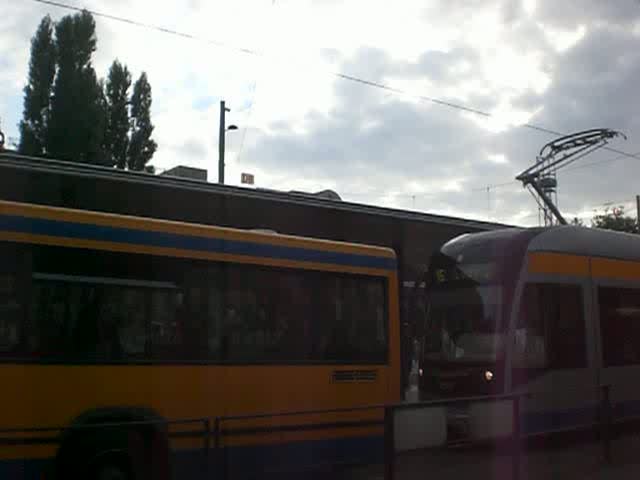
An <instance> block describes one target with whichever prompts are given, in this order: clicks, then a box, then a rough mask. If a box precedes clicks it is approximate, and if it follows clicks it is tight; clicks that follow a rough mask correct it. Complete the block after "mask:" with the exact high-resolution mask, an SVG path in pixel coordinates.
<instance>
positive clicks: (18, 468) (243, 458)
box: [0, 436, 384, 480]
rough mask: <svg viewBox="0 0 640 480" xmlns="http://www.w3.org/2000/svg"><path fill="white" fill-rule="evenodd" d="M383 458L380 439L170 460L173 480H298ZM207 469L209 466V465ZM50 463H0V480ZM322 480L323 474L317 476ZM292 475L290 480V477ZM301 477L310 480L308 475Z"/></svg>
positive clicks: (37, 471)
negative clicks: (269, 479) (270, 478)
mask: <svg viewBox="0 0 640 480" xmlns="http://www.w3.org/2000/svg"><path fill="white" fill-rule="evenodd" d="M382 458H384V443H383V437H382V436H366V437H353V438H349V437H348V438H333V439H325V440H307V441H303V442H292V443H285V444H272V445H257V446H245V447H229V448H223V449H221V450H219V451H216V450H214V449H212V450H210V451H209V454H208V456H207V455H206V454H205V450H204V449H188V450H176V451H174V452H173V454H172V455H171V469H172V475H171V476H170V478H172V479H181V478H188V479H191V480H196V479H200V478H201V479H203V480H204V479H205V478H207V476H206V473H207V471H209V473H210V476H209V478H218V477H220V476H221V475H220V473H221V472H222V471H223V469H224V470H226V473H227V478H234V479H245V478H247V479H249V478H256V477H257V476H260V475H263V474H268V473H273V474H274V477H275V478H278V479H281V478H284V477H288V478H291V479H292V480H293V479H294V478H295V479H297V478H300V477H299V474H300V473H301V472H304V471H308V470H309V469H310V468H312V467H317V466H320V465H324V466H330V465H339V464H363V465H364V464H372V463H379V462H380V461H381V459H382ZM207 463H208V465H207ZM51 467H52V459H21V460H0V478H2V479H5V478H7V479H12V480H13V479H15V480H41V479H42V478H43V473H45V472H48V471H51ZM319 473H320V476H319V477H318V478H326V473H327V472H319ZM287 474H289V475H291V476H290V477H289V475H287ZM305 477H307V478H309V477H308V476H307V475H306V474H305Z"/></svg>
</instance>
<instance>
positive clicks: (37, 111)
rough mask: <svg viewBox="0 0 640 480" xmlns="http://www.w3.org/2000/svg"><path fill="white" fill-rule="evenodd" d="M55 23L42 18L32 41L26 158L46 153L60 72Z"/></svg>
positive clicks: (24, 124) (23, 144)
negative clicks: (52, 91) (48, 129)
mask: <svg viewBox="0 0 640 480" xmlns="http://www.w3.org/2000/svg"><path fill="white" fill-rule="evenodd" d="M53 27H54V25H53V22H52V20H51V17H49V16H48V15H47V16H46V17H44V18H43V19H42V21H41V22H40V25H39V26H38V30H36V33H35V35H34V36H33V38H32V39H31V58H30V59H29V74H28V79H27V85H26V86H25V87H24V109H23V118H22V121H21V122H20V145H19V147H18V150H19V151H20V153H22V154H25V155H44V154H45V153H46V149H45V145H46V137H47V126H48V124H49V115H50V109H51V88H52V85H53V79H54V76H55V73H56V45H55V41H54V38H53Z"/></svg>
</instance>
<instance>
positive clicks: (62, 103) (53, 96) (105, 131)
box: [20, 11, 157, 170]
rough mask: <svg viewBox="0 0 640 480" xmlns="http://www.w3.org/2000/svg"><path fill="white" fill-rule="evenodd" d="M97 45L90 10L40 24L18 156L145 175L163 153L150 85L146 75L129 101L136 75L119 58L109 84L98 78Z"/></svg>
mask: <svg viewBox="0 0 640 480" xmlns="http://www.w3.org/2000/svg"><path fill="white" fill-rule="evenodd" d="M54 33H55V35H54ZM96 46H97V39H96V25H95V21H94V19H93V16H92V15H91V14H90V13H89V12H87V11H83V12H81V13H77V14H75V15H67V16H65V17H63V18H62V19H61V20H60V21H58V22H57V23H54V22H52V20H51V18H49V17H48V16H47V17H45V18H44V19H43V20H42V22H41V23H40V26H39V27H38V30H37V31H36V33H35V35H34V37H33V39H32V40H31V59H30V62H29V76H28V80H27V85H26V87H25V89H24V94H25V96H24V111H23V119H22V121H21V122H20V152H21V153H25V154H29V155H36V156H41V155H47V156H50V157H55V158H59V159H63V160H69V161H74V162H83V163H93V164H99V165H105V166H116V167H118V168H129V169H132V170H142V169H144V168H145V166H146V165H147V163H148V162H149V160H150V159H151V157H153V154H154V153H155V150H156V148H157V145H156V143H155V142H154V141H153V140H152V139H151V134H152V132H153V124H152V123H151V113H150V107H151V85H149V82H148V80H147V76H146V74H142V75H141V77H140V79H139V80H138V81H137V82H136V84H135V86H134V89H133V95H132V98H131V99H130V98H129V89H130V87H131V75H130V73H129V71H128V69H127V67H126V66H124V65H122V64H121V63H120V62H118V61H117V60H116V61H114V62H113V64H112V65H111V68H110V70H109V74H108V77H107V79H106V81H105V82H103V81H102V80H99V79H98V76H97V74H96V71H95V69H94V68H93V65H92V56H93V53H94V52H95V50H96Z"/></svg>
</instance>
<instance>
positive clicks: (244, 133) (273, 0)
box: [236, 0, 276, 163]
mask: <svg viewBox="0 0 640 480" xmlns="http://www.w3.org/2000/svg"><path fill="white" fill-rule="evenodd" d="M275 5H276V0H271V16H272V17H273V15H274V13H273V11H274V9H275ZM269 23H270V24H272V23H273V22H269ZM257 89H258V76H257V75H256V79H255V80H254V81H253V87H252V88H251V97H249V98H250V100H249V106H248V107H247V116H246V118H245V120H244V121H245V126H244V128H243V129H242V137H241V138H240V148H239V149H238V154H237V155H236V163H240V159H241V158H242V151H243V150H242V149H243V148H244V139H245V137H246V136H247V130H249V121H250V120H251V114H252V113H253V105H254V103H255V100H256V90H257Z"/></svg>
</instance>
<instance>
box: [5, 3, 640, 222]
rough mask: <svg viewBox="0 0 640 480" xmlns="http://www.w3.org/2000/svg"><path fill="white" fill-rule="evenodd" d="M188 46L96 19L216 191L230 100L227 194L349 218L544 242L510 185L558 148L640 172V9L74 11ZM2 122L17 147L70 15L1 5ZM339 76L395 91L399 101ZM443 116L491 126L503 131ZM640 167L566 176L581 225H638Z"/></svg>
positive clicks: (102, 54)
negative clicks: (256, 192)
mask: <svg viewBox="0 0 640 480" xmlns="http://www.w3.org/2000/svg"><path fill="white" fill-rule="evenodd" d="M68 3H69V4H71V5H75V6H79V7H85V8H88V9H90V10H95V11H98V12H104V13H108V14H111V15H116V16H123V17H127V18H130V19H133V20H137V21H140V22H144V23H146V24H150V25H157V26H161V27H165V28H168V29H173V30H176V31H179V32H184V33H188V34H190V35H192V36H194V37H197V40H193V39H187V38H182V37H179V36H175V35H170V34H167V33H161V32H159V31H156V30H153V29H150V28H140V27H135V26H132V25H128V24H126V23H121V22H117V21H114V20H109V19H105V18H100V17H98V18H96V22H97V28H98V50H97V52H96V55H95V60H94V63H95V67H96V70H97V72H98V74H99V75H100V76H104V75H106V72H107V70H108V67H109V64H110V63H111V61H112V60H113V59H114V58H116V57H117V58H118V59H120V60H121V61H122V62H124V63H126V64H127V65H128V66H129V68H130V70H132V71H133V72H134V75H135V76H137V74H139V72H141V71H143V70H144V71H146V72H147V73H148V75H149V78H150V81H151V84H152V87H153V101H154V103H153V121H154V123H155V125H156V130H155V135H154V136H155V139H156V141H157V142H158V144H159V148H158V152H157V154H156V156H155V157H154V159H153V163H154V164H155V165H156V166H157V167H159V168H170V167H172V166H175V165H178V164H182V165H191V166H196V167H202V168H207V169H209V174H210V179H212V180H215V179H216V178H217V141H218V134H217V129H218V116H219V101H220V100H221V99H224V100H226V102H227V104H228V106H229V107H231V110H232V111H231V112H230V113H229V114H228V122H229V123H234V124H236V125H238V127H239V130H238V131H235V132H229V133H228V135H227V147H228V148H227V152H228V154H227V155H228V157H227V183H232V184H239V182H240V173H241V172H249V173H253V174H254V175H255V177H256V185H257V186H258V187H264V188H275V189H282V190H305V191H317V190H320V189H324V188H332V189H334V190H336V191H337V192H338V193H339V194H340V195H341V196H342V197H343V198H344V199H345V200H349V201H355V202H361V203H368V204H375V205H383V206H391V207H398V208H406V209H414V210H419V211H425V212H431V213H439V214H449V215H456V216H464V217H471V218H478V219H491V220H496V221H502V222H508V223H515V224H523V225H533V224H537V221H538V215H537V207H536V204H535V202H534V200H533V198H532V197H531V196H530V195H529V194H528V193H527V192H526V191H525V190H523V189H522V186H521V185H519V184H518V183H516V182H512V180H513V178H514V177H515V175H516V174H517V173H519V172H520V171H521V170H523V169H524V168H525V167H526V166H528V165H529V164H531V163H533V161H534V159H535V156H536V154H537V153H538V151H539V150H540V148H541V147H542V146H543V145H544V144H545V143H547V142H548V141H550V140H552V139H553V136H550V135H548V134H545V133H541V132H539V131H536V130H533V129H530V128H526V127H525V126H523V124H525V123H528V124H534V125H539V126H543V127H545V128H548V129H552V130H555V131H560V132H567V133H568V132H574V131H578V130H583V129H588V128H596V127H609V128H613V129H616V130H620V131H622V132H624V133H625V134H627V135H628V137H629V138H628V140H626V141H623V140H615V141H614V142H613V143H612V145H611V146H612V147H613V148H616V149H620V150H623V151H625V152H629V153H633V154H638V155H639V156H640V117H639V116H638V115H637V114H636V111H637V109H638V107H639V106H640V105H639V103H640V102H639V100H640V94H639V93H638V91H639V90H640V48H639V47H640V2H639V1H638V0H611V1H604V0H566V1H563V2H559V1H557V0H554V1H552V0H404V1H402V2H395V3H394V2H391V3H390V2H388V1H384V2H383V1H377V0H367V1H359V0H348V1H344V2H339V1H336V0H321V1H312V0H233V1H231V0H225V1H215V2H211V1H205V0H188V1H186V0H183V1H166V2H156V1H153V0H84V1H83V2H78V1H76V0H68ZM0 4H2V11H3V15H2V16H0V91H1V92H2V94H1V95H0V119H1V121H2V129H3V130H4V131H5V133H6V134H7V135H8V136H9V137H14V138H15V137H17V123H18V122H19V120H20V115H21V110H22V88H23V87H24V82H25V78H26V72H27V64H28V56H29V41H30V38H31V36H32V35H33V32H34V31H35V29H36V27H37V25H38V23H39V21H40V19H41V18H42V17H43V16H44V15H45V14H50V15H51V16H52V17H53V18H54V19H57V18H60V17H61V16H62V15H65V14H68V13H69V12H68V11H65V10H63V9H61V8H57V7H54V6H48V5H43V4H41V3H38V2H35V1H33V0H19V1H16V0H0ZM340 74H344V75H348V76H351V77H357V78H361V79H365V80H367V81H370V82H376V83H378V84H384V85H387V86H390V87H392V88H393V89H392V90H385V89H382V88H376V87H372V86H367V85H364V84H362V83H358V82H354V81H351V80H348V79H344V78H342V77H340ZM431 99H439V100H444V101H447V102H451V103H455V104H459V105H464V106H467V107H470V108H474V109H479V110H482V111H485V112H489V113H490V114H491V116H490V117H489V118H486V117H482V116H478V115H475V114H470V113H468V112H464V111H460V110H456V109H454V108H451V107H448V106H443V105H442V104H438V103H434V102H433V101H431ZM639 174H640V158H639V159H633V158H626V157H621V156H620V155H619V154H616V153H614V152H610V151H600V152H598V153H595V154H593V155H591V156H589V157H587V158H585V159H583V160H581V161H580V162H579V163H577V164H575V165H574V166H572V167H569V168H567V170H566V171H561V172H560V173H559V175H558V179H559V184H560V189H559V190H560V193H559V199H558V201H559V205H560V208H561V210H562V211H563V212H564V213H565V215H566V216H580V217H583V218H585V219H589V218H591V216H592V215H593V214H594V211H599V212H602V211H603V209H605V208H607V206H611V205H626V208H627V209H629V210H632V211H633V209H634V208H635V201H634V197H635V195H636V193H640V186H639V185H638V182H637V178H639V177H640V175H639Z"/></svg>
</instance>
